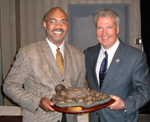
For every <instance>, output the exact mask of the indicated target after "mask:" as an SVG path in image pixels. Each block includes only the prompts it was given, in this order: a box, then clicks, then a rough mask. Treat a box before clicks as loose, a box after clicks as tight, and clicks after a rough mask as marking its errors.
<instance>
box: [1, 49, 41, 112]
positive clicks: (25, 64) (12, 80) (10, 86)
mask: <svg viewBox="0 0 150 122" xmlns="http://www.w3.org/2000/svg"><path fill="white" fill-rule="evenodd" d="M30 73H31V69H30V65H29V58H28V56H27V55H26V53H24V52H23V51H21V50H19V53H18V54H17V56H16V60H15V62H14V63H13V66H12V68H11V70H10V72H9V74H8V76H7V77H6V80H5V81H4V84H3V91H4V93H5V94H6V95H7V96H8V97H9V98H11V99H12V100H13V101H14V102H16V103H17V104H18V105H20V106H21V107H23V108H25V109H28V110H29V111H31V112H33V113H35V112H36V109H37V108H38V106H39V102H40V99H41V98H40V97H38V96H36V95H34V94H33V93H31V92H28V91H27V90H25V89H24V83H25V82H26V81H27V80H28V77H29V75H30Z"/></svg>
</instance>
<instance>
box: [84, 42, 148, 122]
mask: <svg viewBox="0 0 150 122" xmlns="http://www.w3.org/2000/svg"><path fill="white" fill-rule="evenodd" d="M100 49H101V46H100V44H98V45H96V46H93V47H90V48H88V49H87V50H86V52H85V61H86V77H87V81H88V86H89V87H90V89H93V90H96V91H98V92H102V93H105V94H108V95H116V96H118V97H120V98H121V99H123V100H124V103H125V107H126V111H127V112H124V110H117V111H113V110H110V109H109V108H104V109H101V110H98V111H95V112H91V113H90V122H99V121H98V117H99V116H100V122H137V119H138V109H139V108H140V107H142V106H143V105H144V104H146V103H147V102H148V101H149V100H150V75H149V68H148V65H147V59H146V56H145V54H144V53H143V52H142V51H139V50H138V49H135V48H133V47H131V46H129V45H126V44H124V43H123V42H122V41H120V45H119V47H118V49H117V51H116V53H115V55H114V57H113V60H112V62H111V64H110V67H109V69H108V72H107V75H106V77H105V80H104V82H103V85H102V88H101V90H100V89H99V87H98V81H97V78H96V73H95V67H96V62H97V58H98V55H99V51H100ZM108 58H109V56H108Z"/></svg>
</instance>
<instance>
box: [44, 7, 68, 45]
mask: <svg viewBox="0 0 150 122" xmlns="http://www.w3.org/2000/svg"><path fill="white" fill-rule="evenodd" d="M43 26H44V28H45V30H46V36H47V38H48V39H49V40H50V41H51V42H52V43H54V44H55V45H56V46H59V45H61V44H62V42H63V40H64V37H65V35H66V33H67V30H68V18H67V15H66V14H65V13H64V12H63V11H62V10H60V9H55V10H53V11H51V12H49V13H48V14H47V16H46V17H45V21H44V22H43Z"/></svg>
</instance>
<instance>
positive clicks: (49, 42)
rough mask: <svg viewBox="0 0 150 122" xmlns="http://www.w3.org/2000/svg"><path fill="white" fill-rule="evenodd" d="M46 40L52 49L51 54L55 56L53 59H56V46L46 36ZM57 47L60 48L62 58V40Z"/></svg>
mask: <svg viewBox="0 0 150 122" xmlns="http://www.w3.org/2000/svg"><path fill="white" fill-rule="evenodd" d="M46 41H47V43H48V44H49V46H50V48H51V50H52V53H53V55H54V58H55V60H56V53H57V51H56V50H57V46H56V45H55V44H53V43H52V42H51V41H49V39H48V38H47V37H46ZM59 48H60V52H61V54H62V56H63V58H64V41H63V43H62V44H61V45H60V46H59Z"/></svg>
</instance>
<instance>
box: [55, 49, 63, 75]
mask: <svg viewBox="0 0 150 122" xmlns="http://www.w3.org/2000/svg"><path fill="white" fill-rule="evenodd" d="M56 51H57V53H56V62H57V66H58V68H59V71H60V73H61V74H62V71H63V57H62V54H61V52H60V49H59V47H58V48H57V50H56Z"/></svg>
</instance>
